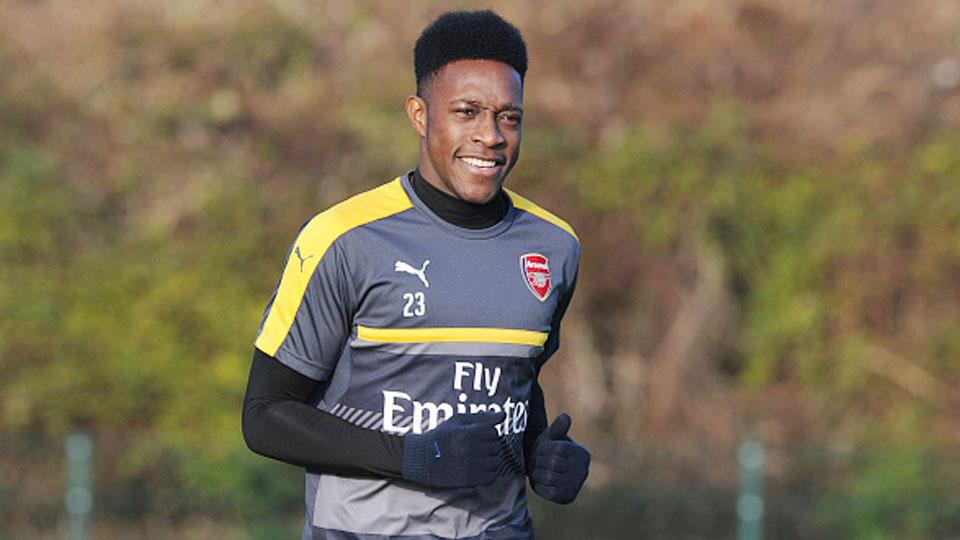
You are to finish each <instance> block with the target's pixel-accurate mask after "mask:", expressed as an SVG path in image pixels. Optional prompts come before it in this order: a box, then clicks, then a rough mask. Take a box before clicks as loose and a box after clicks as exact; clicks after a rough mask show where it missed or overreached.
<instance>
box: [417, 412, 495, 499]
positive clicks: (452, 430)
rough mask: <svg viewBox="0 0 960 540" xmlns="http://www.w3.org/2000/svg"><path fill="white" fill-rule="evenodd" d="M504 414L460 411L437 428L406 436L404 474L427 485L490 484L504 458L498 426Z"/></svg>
mask: <svg viewBox="0 0 960 540" xmlns="http://www.w3.org/2000/svg"><path fill="white" fill-rule="evenodd" d="M504 418H505V416H504V414H503V413H480V414H457V415H454V416H453V418H450V419H448V420H446V421H444V422H443V423H441V424H440V425H439V426H437V427H436V429H432V430H430V431H428V432H426V433H421V434H419V435H417V434H412V433H408V434H406V435H404V437H403V477H404V478H405V479H407V480H411V481H413V482H416V483H418V484H421V485H424V486H433V487H442V488H458V487H473V486H481V485H483V484H489V483H490V482H492V481H493V480H494V479H495V478H496V477H497V469H499V468H500V464H501V461H502V458H501V453H500V448H501V443H500V435H499V434H498V433H497V429H496V427H495V426H496V425H497V424H499V423H501V422H503V419H504Z"/></svg>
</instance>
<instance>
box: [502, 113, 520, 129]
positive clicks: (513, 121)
mask: <svg viewBox="0 0 960 540" xmlns="http://www.w3.org/2000/svg"><path fill="white" fill-rule="evenodd" d="M522 119H523V117H522V116H520V115H519V114H515V113H506V114H501V115H500V121H501V122H503V123H504V124H506V125H508V126H519V125H520V121H521V120H522Z"/></svg>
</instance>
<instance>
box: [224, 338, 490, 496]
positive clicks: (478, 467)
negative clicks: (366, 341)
mask: <svg viewBox="0 0 960 540" xmlns="http://www.w3.org/2000/svg"><path fill="white" fill-rule="evenodd" d="M319 384H320V382H319V381H316V380H314V379H311V378H309V377H306V376H304V375H302V374H300V373H298V372H297V371H295V370H293V369H291V368H289V367H287V366H285V365H283V364H282V363H281V362H279V361H278V360H276V359H275V358H273V357H271V356H269V355H267V354H266V353H264V352H263V351H260V350H259V349H257V350H256V351H255V352H254V358H253V366H252V367H251V369H250V379H249V381H248V383H247V394H246V397H245V398H244V403H243V437H244V439H245V440H246V442H247V446H249V447H250V449H251V450H253V451H254V452H256V453H258V454H261V455H264V456H267V457H271V458H274V459H278V460H281V461H284V462H286V463H291V464H294V465H300V466H302V467H306V468H307V469H310V470H314V471H322V472H327V473H334V474H338V475H341V476H375V477H388V478H402V479H404V480H408V481H411V482H414V483H417V484H420V485H424V486H432V487H441V488H447V487H451V488H457V487H472V486H479V485H483V484H488V483H490V482H492V481H493V480H494V478H496V475H497V470H498V469H499V466H500V461H501V457H500V441H499V438H498V435H497V431H496V428H495V426H496V425H497V424H499V423H501V422H502V421H503V417H504V416H503V414H502V413H500V414H472V415H455V416H454V417H453V418H449V419H447V420H445V421H444V422H443V423H441V424H440V425H439V426H438V427H437V428H436V429H433V430H430V431H428V432H426V433H420V434H408V435H392V434H389V433H384V432H382V431H379V430H372V429H366V428H362V427H360V426H357V425H354V424H351V423H350V422H347V421H346V420H342V419H340V418H338V417H337V416H334V415H332V414H330V413H328V412H325V411H321V410H319V409H317V408H316V407H314V406H312V405H311V404H310V403H309V400H310V398H311V397H312V396H313V394H314V392H315V391H316V389H317V386H318V385H319Z"/></svg>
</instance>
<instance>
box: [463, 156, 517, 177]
mask: <svg viewBox="0 0 960 540" xmlns="http://www.w3.org/2000/svg"><path fill="white" fill-rule="evenodd" d="M457 160H459V161H460V162H461V163H463V164H465V165H466V166H467V169H469V170H470V171H471V172H473V173H474V174H477V175H480V176H494V175H496V174H497V173H498V172H500V169H501V168H502V167H503V164H504V162H505V161H506V160H505V159H503V158H493V159H489V158H480V157H474V156H459V157H457Z"/></svg>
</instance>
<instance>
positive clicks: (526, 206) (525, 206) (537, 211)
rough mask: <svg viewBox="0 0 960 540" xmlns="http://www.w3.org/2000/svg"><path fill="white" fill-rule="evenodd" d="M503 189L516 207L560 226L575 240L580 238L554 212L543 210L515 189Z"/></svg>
mask: <svg viewBox="0 0 960 540" xmlns="http://www.w3.org/2000/svg"><path fill="white" fill-rule="evenodd" d="M504 190H505V191H506V192H507V194H508V195H510V199H511V200H512V201H513V205H514V206H516V207H517V208H519V209H520V210H523V211H525V212H530V213H531V214H533V215H535V216H537V217H538V218H540V219H543V220H546V221H549V222H550V223H553V224H554V225H556V226H557V227H560V228H561V229H563V230H565V231H567V232H568V233H570V236H572V237H574V238H575V239H576V240H577V242H579V241H580V238H578V237H577V233H575V232H573V227H571V226H570V224H569V223H567V222H566V221H564V220H562V219H560V218H559V217H557V216H555V215H554V214H551V213H550V212H548V211H547V210H544V209H543V208H541V207H540V206H538V205H537V204H536V203H534V202H533V201H531V200H530V199H527V198H525V197H522V196H520V195H518V194H517V193H516V192H515V191H512V190H509V189H506V188H504Z"/></svg>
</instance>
